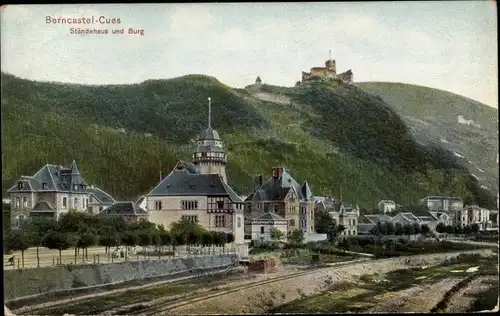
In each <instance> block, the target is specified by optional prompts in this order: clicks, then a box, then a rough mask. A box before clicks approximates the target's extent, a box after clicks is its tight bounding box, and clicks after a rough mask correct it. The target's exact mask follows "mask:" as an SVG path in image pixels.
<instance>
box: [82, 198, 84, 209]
mask: <svg viewBox="0 0 500 316" xmlns="http://www.w3.org/2000/svg"><path fill="white" fill-rule="evenodd" d="M82 208H85V199H82Z"/></svg>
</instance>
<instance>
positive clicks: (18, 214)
mask: <svg viewBox="0 0 500 316" xmlns="http://www.w3.org/2000/svg"><path fill="white" fill-rule="evenodd" d="M88 187H89V186H88V184H87V182H85V180H84V179H83V177H82V175H81V174H80V171H79V170H78V167H77V166H76V162H75V161H73V163H72V164H71V165H70V166H69V167H63V166H60V165H50V164H47V165H45V166H43V167H42V168H41V169H40V170H38V172H36V173H35V175H33V176H21V177H20V178H19V179H18V181H17V182H16V184H15V185H14V186H12V187H11V188H10V189H9V190H8V191H7V192H8V193H9V197H10V199H11V211H10V212H11V214H10V217H11V225H12V228H22V226H23V224H24V222H25V221H26V220H27V219H28V218H29V217H30V216H46V217H50V218H54V219H59V217H60V216H61V214H64V213H67V212H68V211H69V210H75V211H77V212H84V211H88V210H89V199H95V201H96V202H95V203H94V206H95V207H96V208H98V209H99V208H105V207H106V206H108V205H107V204H106V203H104V204H103V203H101V202H99V201H100V199H101V198H102V196H101V194H97V195H99V196H97V195H96V192H94V191H92V190H89V188H88ZM95 190H98V191H99V192H102V195H105V196H106V197H109V198H110V199H113V198H112V197H111V196H110V195H109V194H107V193H106V192H104V191H102V190H99V189H97V188H96V189H95Z"/></svg>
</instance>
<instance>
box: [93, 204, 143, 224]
mask: <svg viewBox="0 0 500 316" xmlns="http://www.w3.org/2000/svg"><path fill="white" fill-rule="evenodd" d="M98 215H99V216H107V217H121V218H123V219H124V220H125V222H127V223H135V222H139V221H140V220H141V219H147V212H146V210H144V209H142V208H140V207H139V206H138V205H137V204H136V203H134V202H115V203H113V204H112V205H111V206H109V207H107V208H105V209H103V210H102V211H100V212H99V214H98Z"/></svg>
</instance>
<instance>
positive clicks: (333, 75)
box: [297, 51, 353, 84]
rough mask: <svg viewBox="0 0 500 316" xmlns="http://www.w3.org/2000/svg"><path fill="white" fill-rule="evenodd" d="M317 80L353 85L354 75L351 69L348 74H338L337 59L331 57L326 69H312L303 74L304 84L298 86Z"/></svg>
mask: <svg viewBox="0 0 500 316" xmlns="http://www.w3.org/2000/svg"><path fill="white" fill-rule="evenodd" d="M315 79H327V80H337V81H340V82H342V83H346V84H352V82H353V73H352V71H351V69H349V70H348V71H346V72H343V73H340V74H337V65H336V62H335V59H332V57H331V51H330V59H328V60H327V61H326V62H325V67H312V68H311V71H310V72H305V71H303V72H302V82H300V81H299V82H297V84H301V83H306V82H307V81H311V80H315Z"/></svg>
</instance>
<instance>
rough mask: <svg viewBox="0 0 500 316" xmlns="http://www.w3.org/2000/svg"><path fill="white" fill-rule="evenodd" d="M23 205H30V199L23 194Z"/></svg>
mask: <svg viewBox="0 0 500 316" xmlns="http://www.w3.org/2000/svg"><path fill="white" fill-rule="evenodd" d="M23 207H28V199H27V198H26V197H25V196H23Z"/></svg>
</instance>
